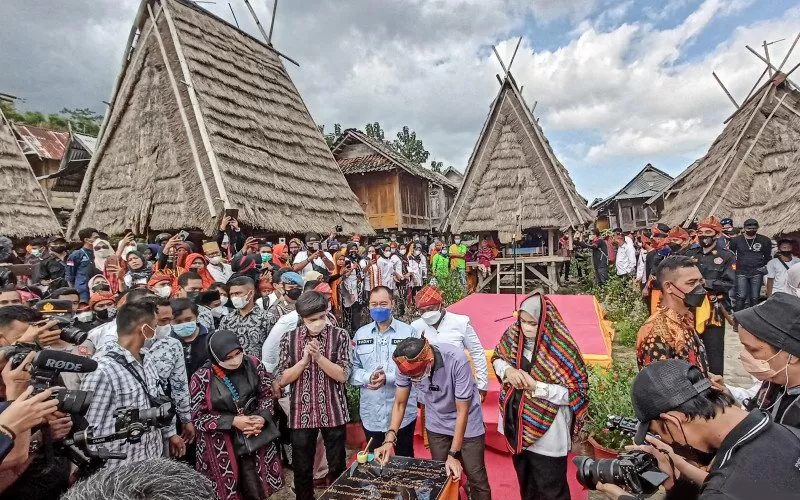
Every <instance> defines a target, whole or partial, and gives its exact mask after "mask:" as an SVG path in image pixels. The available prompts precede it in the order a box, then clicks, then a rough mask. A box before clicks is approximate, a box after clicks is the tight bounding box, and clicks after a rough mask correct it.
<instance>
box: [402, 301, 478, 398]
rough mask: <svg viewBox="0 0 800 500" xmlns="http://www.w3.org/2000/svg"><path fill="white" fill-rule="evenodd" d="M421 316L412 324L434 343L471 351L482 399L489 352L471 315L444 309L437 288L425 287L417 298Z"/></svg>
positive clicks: (420, 334) (421, 334) (419, 332)
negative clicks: (479, 336) (471, 319)
mask: <svg viewBox="0 0 800 500" xmlns="http://www.w3.org/2000/svg"><path fill="white" fill-rule="evenodd" d="M414 302H415V304H416V306H417V311H419V313H420V314H421V317H420V318H419V319H418V320H416V321H414V322H412V323H411V326H412V328H414V330H416V331H417V333H418V334H419V335H418V336H421V337H425V338H427V339H428V340H430V341H431V342H432V343H434V344H450V345H453V346H456V347H458V348H460V349H464V350H466V351H468V352H469V355H470V358H472V363H473V364H474V365H475V378H476V384H477V386H478V390H479V391H480V396H481V400H483V398H484V397H486V391H487V390H488V388H489V367H488V365H487V363H486V352H485V351H484V349H483V345H482V344H481V340H480V339H479V338H478V333H477V332H476V331H475V329H474V328H473V327H472V322H471V321H470V319H469V316H465V315H463V314H456V313H453V312H450V311H447V310H445V308H444V299H443V298H442V293H441V292H440V291H439V289H438V288H436V287H433V286H430V285H428V286H425V287H423V288H422V290H420V291H419V293H418V294H417V296H416V297H415V299H414Z"/></svg>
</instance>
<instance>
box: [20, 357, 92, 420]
mask: <svg viewBox="0 0 800 500" xmlns="http://www.w3.org/2000/svg"><path fill="white" fill-rule="evenodd" d="M30 352H36V356H35V357H34V358H33V361H32V362H31V382H30V385H31V386H32V387H33V394H39V393H40V392H42V391H44V390H45V389H49V388H51V387H53V386H54V385H58V383H57V379H58V376H59V374H61V373H64V372H66V373H89V372H93V371H95V370H96V369H97V361H94V360H93V359H91V358H87V357H84V356H78V355H75V354H70V353H68V352H63V351H57V350H55V349H44V350H39V348H38V346H36V345H33V344H16V345H13V346H11V349H10V351H7V354H6V357H7V358H8V359H9V361H8V362H9V363H11V368H12V369H16V368H18V367H19V365H20V364H22V362H23V361H24V360H25V358H26V357H27V356H28V353H30ZM53 398H55V399H56V400H58V410H59V411H61V412H64V413H72V414H76V415H84V414H86V411H87V410H88V409H89V404H90V403H91V401H92V393H91V392H89V391H79V390H70V389H58V390H56V391H54V394H53Z"/></svg>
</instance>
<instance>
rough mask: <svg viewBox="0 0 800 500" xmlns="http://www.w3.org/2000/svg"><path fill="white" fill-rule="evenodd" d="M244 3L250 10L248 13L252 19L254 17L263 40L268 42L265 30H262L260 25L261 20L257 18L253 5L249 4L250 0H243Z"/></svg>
mask: <svg viewBox="0 0 800 500" xmlns="http://www.w3.org/2000/svg"><path fill="white" fill-rule="evenodd" d="M244 4H245V5H247V9H248V10H249V11H250V15H251V16H253V19H255V21H256V26H258V31H260V32H261V36H263V37H264V41H266V42H267V43H269V37H268V36H267V32H266V31H264V27H263V26H261V21H259V20H258V16H257V15H256V11H255V10H253V6H252V5H250V0H244Z"/></svg>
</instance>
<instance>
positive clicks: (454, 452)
mask: <svg viewBox="0 0 800 500" xmlns="http://www.w3.org/2000/svg"><path fill="white" fill-rule="evenodd" d="M447 454H448V455H450V456H451V457H453V458H455V459H456V460H461V450H450V451H448V452H447Z"/></svg>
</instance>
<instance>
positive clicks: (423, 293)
mask: <svg viewBox="0 0 800 500" xmlns="http://www.w3.org/2000/svg"><path fill="white" fill-rule="evenodd" d="M414 302H415V304H416V306H417V309H424V308H426V307H431V306H438V305H441V304H442V302H443V299H442V292H440V291H439V289H438V288H436V287H435V286H431V285H426V286H424V287H422V290H420V291H419V292H417V296H416V297H415V298H414Z"/></svg>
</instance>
